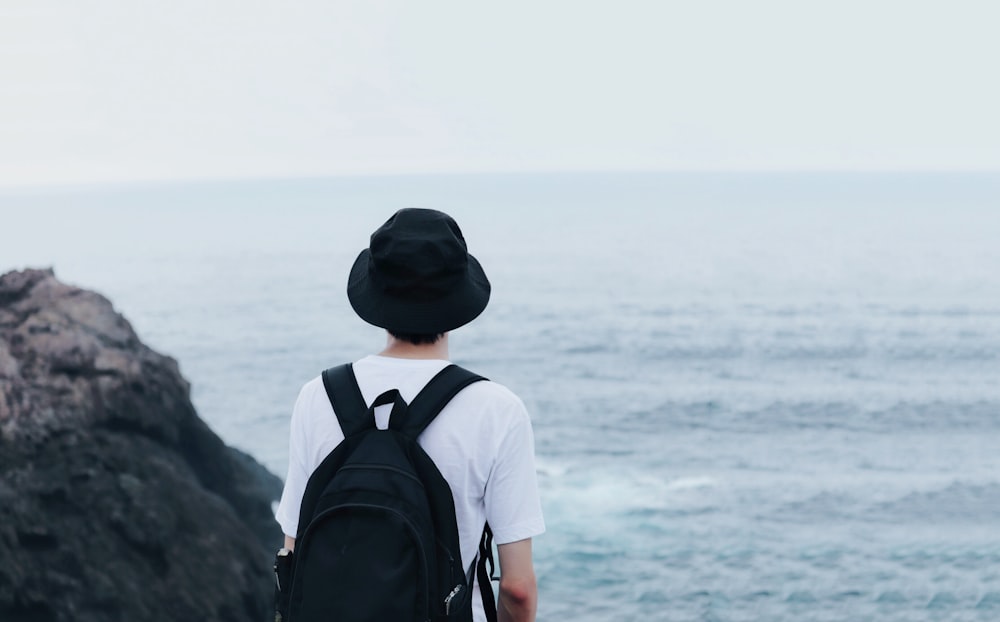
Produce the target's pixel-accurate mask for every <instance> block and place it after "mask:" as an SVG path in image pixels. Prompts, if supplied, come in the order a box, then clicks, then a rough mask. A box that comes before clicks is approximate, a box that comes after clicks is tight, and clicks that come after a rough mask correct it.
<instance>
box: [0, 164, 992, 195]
mask: <svg viewBox="0 0 1000 622" xmlns="http://www.w3.org/2000/svg"><path fill="white" fill-rule="evenodd" d="M559 175H706V176H711V175H747V176H760V177H766V176H775V175H781V176H785V175H804V176H805V175H865V176H867V175H873V176H881V175H886V176H890V175H929V176H937V175H1000V167H998V168H963V169H954V168H884V169H871V168H868V169H861V168H858V169H848V168H788V169H746V168H745V169H738V168H733V169H721V168H720V169H710V168H690V169H686V168H669V169H613V168H609V169H586V168H581V169H550V170H514V169H507V170H504V169H495V170H478V171H477V170H465V171H395V172H392V171H371V172H343V173H322V174H302V175H281V174H274V175H268V174H264V175H219V176H204V177H198V176H179V177H142V178H133V179H129V178H119V179H98V180H51V181H39V182H26V183H17V182H15V183H7V182H5V181H2V180H0V192H8V191H14V192H18V191H28V192H30V191H45V190H63V191H67V190H86V189H96V188H115V187H117V188H129V187H148V186H172V185H199V184H205V185H212V184H227V183H254V182H307V181H325V180H351V179H379V178H417V177H515V176H524V177H529V176H530V177H542V176H559Z"/></svg>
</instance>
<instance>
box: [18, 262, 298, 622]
mask: <svg viewBox="0 0 1000 622" xmlns="http://www.w3.org/2000/svg"><path fill="white" fill-rule="evenodd" d="M280 486H281V483H280V481H279V480H278V479H277V478H276V477H274V476H273V475H272V474H270V473H268V472H267V471H265V470H264V469H263V467H261V466H260V465H258V464H257V463H256V462H255V461H254V460H253V459H252V458H250V457H249V456H247V455H245V454H243V453H240V452H238V451H236V450H234V449H232V448H229V447H227V446H226V445H225V444H224V443H223V442H222V441H221V440H220V439H219V437H218V436H216V435H215V434H214V433H213V432H212V431H211V430H210V429H209V428H208V427H207V426H206V425H205V423H204V422H203V421H202V420H201V419H199V417H198V415H197V414H196V412H195V410H194V407H193V406H192V404H191V401H190V399H189V387H188V384H187V382H186V381H185V380H184V379H183V378H182V377H181V375H180V373H179V371H178V367H177V363H176V362H175V361H174V360H172V359H170V358H168V357H165V356H162V355H160V354H157V353H156V352H154V351H152V350H150V349H149V348H148V347H146V346H145V345H143V344H142V343H141V342H140V341H139V339H138V337H137V336H136V334H135V332H134V331H133V330H132V328H131V326H130V325H129V323H128V322H127V321H126V320H125V319H124V318H123V317H122V316H121V315H119V314H118V313H116V312H115V311H114V309H113V308H112V306H111V303H110V302H108V300H106V299H105V298H103V297H102V296H100V295H98V294H96V293H93V292H90V291H86V290H82V289H79V288H76V287H71V286H69V285H66V284H63V283H61V282H59V281H58V280H57V279H56V278H55V277H54V276H53V274H52V272H51V271H41V270H27V271H23V272H11V273H8V274H5V275H3V276H0V620H3V621H4V622H19V621H22V620H24V621H29V620H30V621H31V622H46V621H49V620H52V621H63V620H66V621H69V620H73V621H79V622H88V621H95V622H96V621H107V620H129V621H143V622H146V621H158V620H185V621H187V620H220V621H221V620H226V621H228V620H232V621H236V620H239V621H241V622H244V621H247V620H264V619H266V617H267V616H268V609H269V603H270V598H271V590H272V585H273V580H272V578H271V571H270V565H271V563H270V559H271V555H272V554H273V551H274V549H275V547H276V546H277V545H278V544H279V542H280V537H281V536H280V532H279V529H278V527H277V525H276V524H275V522H274V519H273V517H272V515H271V502H272V501H273V500H274V499H276V498H277V496H278V495H279V494H280Z"/></svg>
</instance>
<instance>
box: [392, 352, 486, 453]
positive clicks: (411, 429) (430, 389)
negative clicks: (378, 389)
mask: <svg viewBox="0 0 1000 622" xmlns="http://www.w3.org/2000/svg"><path fill="white" fill-rule="evenodd" d="M480 380H486V378H483V377H482V376H480V375H478V374H474V373H472V372H471V371H469V370H467V369H465V368H462V367H459V366H458V365H449V366H447V367H445V368H444V369H442V370H441V371H440V372H438V374H437V375H436V376H434V377H433V378H431V380H430V382H428V383H427V385H426V386H425V387H424V388H423V389H422V390H421V391H420V393H418V394H417V396H416V397H415V398H413V401H412V402H411V403H410V406H409V408H408V409H407V411H406V416H405V417H402V418H399V417H392V418H390V419H389V427H390V428H392V429H394V430H399V431H400V432H402V433H404V434H406V435H407V436H409V437H410V438H414V439H415V438H417V437H418V436H420V433H421V432H423V431H424V428H426V427H427V426H428V425H430V422H431V421H434V417H437V415H438V413H439V412H441V409H442V408H444V407H445V406H446V405H447V404H448V402H450V401H451V399H452V398H453V397H455V396H456V395H458V392H459V391H461V390H462V389H464V388H465V387H467V386H469V385H470V384H472V383H474V382H479V381H480Z"/></svg>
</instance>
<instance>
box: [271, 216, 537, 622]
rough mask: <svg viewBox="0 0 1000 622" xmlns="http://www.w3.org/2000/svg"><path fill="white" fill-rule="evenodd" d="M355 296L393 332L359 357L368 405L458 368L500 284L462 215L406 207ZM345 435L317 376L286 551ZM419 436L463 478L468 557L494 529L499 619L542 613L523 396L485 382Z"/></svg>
mask: <svg viewBox="0 0 1000 622" xmlns="http://www.w3.org/2000/svg"><path fill="white" fill-rule="evenodd" d="M347 294H348V298H349V299H350V302H351V306H352V307H353V308H354V310H355V312H357V314H358V315H359V316H360V317H361V318H362V319H363V320H365V321H367V322H369V323H370V324H373V325H375V326H378V327H381V328H384V329H386V331H387V342H386V346H385V349H383V350H382V351H381V352H380V353H379V354H376V355H372V356H367V357H365V358H363V359H361V360H359V361H357V362H355V363H354V364H353V369H354V374H355V376H356V377H357V380H358V385H359V387H360V389H361V393H362V395H363V396H364V399H365V403H367V404H371V403H372V402H373V401H374V400H375V398H376V397H377V396H379V395H380V394H382V393H383V392H385V391H387V390H390V389H398V390H399V392H400V394H401V395H402V397H403V399H404V400H406V401H407V402H410V401H412V400H413V398H414V397H415V396H416V395H417V393H418V392H419V391H420V390H421V389H422V388H423V387H424V385H425V384H426V383H427V382H428V381H429V380H430V379H431V378H432V377H434V375H435V374H437V373H438V372H439V371H441V370H442V369H444V368H445V367H446V366H448V365H449V351H448V333H449V332H450V331H452V330H454V329H456V328H458V327H460V326H463V325H465V324H467V323H469V322H471V321H472V320H474V319H475V318H476V317H477V316H479V314H480V313H482V311H483V309H485V308H486V304H487V302H488V301H489V297H490V283H489V280H488V279H487V278H486V274H485V273H484V272H483V269H482V267H481V266H480V264H479V262H478V261H477V260H476V259H475V258H474V257H473V256H472V255H470V254H469V253H468V250H467V247H466V243H465V239H464V237H463V236H462V232H461V230H460V229H459V228H458V225H457V224H456V223H455V221H454V220H453V219H452V218H451V217H450V216H448V215H447V214H444V213H442V212H438V211H434V210H427V209H404V210H400V211H399V212H397V213H396V214H395V215H393V216H392V218H390V219H389V220H388V221H387V222H386V223H385V224H384V225H382V226H381V227H380V228H379V229H378V230H376V231H375V233H373V234H372V236H371V245H370V247H369V248H368V249H365V250H363V251H362V252H361V254H360V255H359V256H358V258H357V261H355V263H354V266H353V267H352V269H351V273H350V277H349V280H348V285H347ZM389 408H390V407H389V406H388V405H387V406H380V407H378V408H377V409H376V413H375V414H376V420H377V423H378V426H379V427H380V428H384V427H385V426H386V425H387V420H388V415H389ZM343 438H344V435H343V432H342V431H341V429H340V426H339V424H338V423H337V418H336V416H335V414H334V412H333V407H332V406H331V404H330V401H329V399H328V397H327V395H326V392H325V389H324V386H323V382H322V379H321V378H320V377H317V378H314V379H313V380H311V381H310V382H308V383H306V385H305V386H304V387H303V388H302V390H301V392H300V393H299V397H298V400H297V401H296V403H295V408H294V410H293V412H292V422H291V436H290V443H289V460H288V462H289V466H288V477H287V478H286V480H285V489H284V492H283V494H282V497H281V503H280V504H279V506H278V511H277V514H276V517H277V519H278V522H279V524H280V525H281V527H282V530H283V531H284V533H285V534H286V536H285V548H288V549H292V548H294V545H295V540H294V537H293V536H294V534H295V533H296V528H297V524H298V519H299V506H300V504H301V501H302V494H303V491H304V490H305V486H306V483H307V482H308V480H309V476H310V474H311V473H312V471H313V470H314V469H315V468H316V467H317V466H318V465H319V464H320V462H322V461H323V459H324V458H325V457H326V456H327V454H329V453H330V451H332V450H333V449H334V448H335V447H336V446H337V445H338V444H339V443H340V442H341V441H342V440H343ZM419 443H420V445H421V447H422V448H423V449H424V451H426V453H427V454H428V455H429V456H430V457H431V459H433V461H434V463H435V465H436V466H437V468H438V470H439V471H440V472H441V474H442V475H443V476H444V478H445V479H446V480H447V482H448V484H449V486H450V487H451V491H452V496H453V497H454V501H455V513H456V517H457V521H458V528H459V540H460V546H461V553H462V560H463V562H464V563H465V564H466V565H469V564H471V562H472V560H474V559H475V558H476V554H477V551H478V546H479V540H480V536H481V534H482V531H483V526H484V523H486V522H487V521H488V522H489V524H490V527H491V528H492V530H493V536H494V541H495V542H496V543H497V551H498V554H499V565H500V591H499V598H498V603H497V611H498V616H499V620H500V621H501V622H526V621H531V620H534V619H535V609H536V604H537V598H538V593H537V586H536V582H535V574H534V566H533V562H532V555H531V538H533V537H535V536H537V535H540V534H541V533H542V532H544V530H545V525H544V522H543V520H542V512H541V505H540V502H539V497H538V486H537V482H536V475H535V464H534V438H533V435H532V430H531V422H530V420H529V418H528V414H527V412H526V410H525V408H524V405H523V404H522V402H521V400H519V399H518V398H517V396H515V395H514V394H513V393H511V392H510V391H509V390H508V389H506V388H505V387H503V386H501V385H499V384H496V383H493V382H476V383H474V384H472V385H470V386H468V387H466V388H465V389H463V390H462V391H461V392H460V393H459V394H458V395H457V396H455V398H454V399H452V400H451V402H449V403H448V405H447V406H446V407H445V408H444V409H443V410H442V411H441V413H440V414H439V415H438V416H437V417H436V418H435V419H434V421H433V422H431V424H430V425H429V426H428V427H427V429H426V430H424V433H423V434H422V435H421V436H420V438H419ZM472 594H473V599H474V601H473V603H474V604H473V611H474V619H475V620H477V621H484V620H485V619H486V618H485V614H484V610H483V606H482V600H481V597H480V595H479V590H478V589H473V590H472Z"/></svg>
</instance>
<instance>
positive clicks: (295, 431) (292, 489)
mask: <svg viewBox="0 0 1000 622" xmlns="http://www.w3.org/2000/svg"><path fill="white" fill-rule="evenodd" d="M304 393H305V389H304V388H303V391H300V392H299V397H298V399H296V400H295V406H294V408H292V421H291V431H290V433H289V435H288V475H287V476H286V477H285V488H284V490H282V492H281V501H280V502H279V503H278V511H277V512H275V515H274V518H275V519H277V521H278V524H279V525H280V526H281V531H282V533H284V534H285V535H286V536H288V537H290V538H294V537H295V535H296V531H297V530H298V526H299V506H301V505H302V495H303V494H305V490H306V484H307V483H308V482H309V476H310V475H311V474H312V469H310V468H308V467H307V466H306V464H305V462H304V461H303V457H304V456H306V455H308V454H307V447H306V438H305V421H304V418H305V404H304V400H305V398H304V395H303V394H304Z"/></svg>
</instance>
